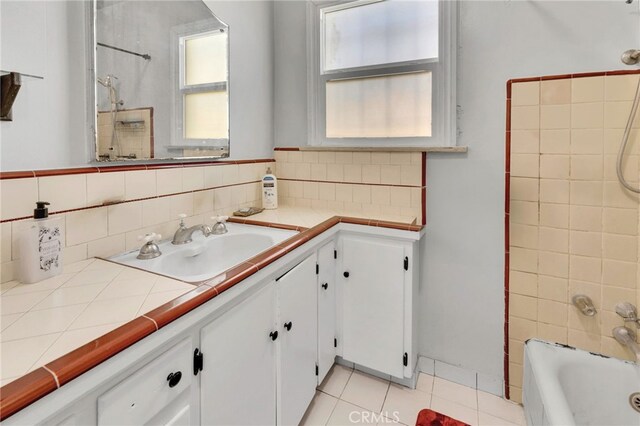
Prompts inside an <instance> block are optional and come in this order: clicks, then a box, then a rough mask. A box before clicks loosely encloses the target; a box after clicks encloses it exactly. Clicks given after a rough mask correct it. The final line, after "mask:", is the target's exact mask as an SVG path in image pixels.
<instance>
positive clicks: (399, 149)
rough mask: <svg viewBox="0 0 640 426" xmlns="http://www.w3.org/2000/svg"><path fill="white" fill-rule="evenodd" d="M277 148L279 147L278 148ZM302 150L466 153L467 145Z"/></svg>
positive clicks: (309, 148) (311, 148) (307, 148)
mask: <svg viewBox="0 0 640 426" xmlns="http://www.w3.org/2000/svg"><path fill="white" fill-rule="evenodd" d="M276 149H277V148H276ZM299 149H300V151H363V152H452V153H465V152H467V151H468V147H466V146H424V147H420V146H379V147H366V146H312V145H305V146H301V147H299Z"/></svg>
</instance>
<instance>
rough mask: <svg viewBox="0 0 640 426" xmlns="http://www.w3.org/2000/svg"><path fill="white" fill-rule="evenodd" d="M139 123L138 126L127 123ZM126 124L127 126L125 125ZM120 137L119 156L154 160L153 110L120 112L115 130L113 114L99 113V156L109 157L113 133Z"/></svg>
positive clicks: (142, 109) (141, 109)
mask: <svg viewBox="0 0 640 426" xmlns="http://www.w3.org/2000/svg"><path fill="white" fill-rule="evenodd" d="M132 122H137V123H136V125H131V124H129V125H127V124H126V123H132ZM123 123H125V124H123ZM114 131H115V132H116V135H117V137H118V144H117V146H119V147H120V152H118V154H119V155H122V156H127V155H131V154H133V155H135V158H153V108H151V107H149V108H138V109H128V110H121V111H118V112H117V114H116V126H115V129H114V126H113V121H112V119H111V112H109V111H105V112H98V154H99V155H106V156H108V155H109V147H110V146H111V140H112V135H113V132H114Z"/></svg>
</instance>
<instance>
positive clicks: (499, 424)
mask: <svg viewBox="0 0 640 426" xmlns="http://www.w3.org/2000/svg"><path fill="white" fill-rule="evenodd" d="M423 408H431V409H432V410H435V411H438V412H440V413H442V414H446V415H448V416H450V417H453V418H454V419H457V420H460V421H463V422H466V423H468V424H470V425H473V426H514V425H518V426H521V425H525V420H524V413H523V410H522V407H521V406H520V405H518V404H514V403H511V402H509V401H506V400H504V399H502V398H500V397H497V396H495V395H492V394H489V393H486V392H481V391H477V390H475V389H472V388H468V387H466V386H462V385H459V384H457V383H453V382H449V381H447V380H444V379H441V378H439V377H433V376H429V375H427V374H422V373H421V374H420V376H419V378H418V384H417V386H416V389H408V388H405V387H403V386H399V385H396V384H394V383H390V382H388V381H386V380H382V379H379V378H377V377H373V376H370V375H367V374H364V373H362V372H360V371H357V370H352V369H349V368H347V367H344V366H341V365H335V366H334V367H333V369H332V370H331V371H330V372H329V374H328V375H327V377H326V378H325V380H324V382H323V383H322V384H321V385H320V386H319V387H318V390H317V392H316V396H315V398H314V399H313V401H312V402H311V405H310V406H309V409H308V410H307V412H306V414H305V417H304V418H303V420H302V422H301V424H302V425H313V426H316V425H340V426H342V425H351V424H377V425H386V424H401V425H407V426H413V425H415V422H416V418H417V416H418V412H419V411H420V410H422V409H423Z"/></svg>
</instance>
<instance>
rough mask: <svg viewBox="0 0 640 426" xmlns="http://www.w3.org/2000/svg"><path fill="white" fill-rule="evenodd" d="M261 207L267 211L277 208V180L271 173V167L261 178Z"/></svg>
mask: <svg viewBox="0 0 640 426" xmlns="http://www.w3.org/2000/svg"><path fill="white" fill-rule="evenodd" d="M262 207H263V208H265V209H267V210H273V209H277V208H278V179H277V178H276V177H275V175H274V174H273V173H271V167H268V168H267V174H266V175H264V177H263V178H262Z"/></svg>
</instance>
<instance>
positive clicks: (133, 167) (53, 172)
mask: <svg viewBox="0 0 640 426" xmlns="http://www.w3.org/2000/svg"><path fill="white" fill-rule="evenodd" d="M275 161H276V160H275V159H273V158H256V159H251V160H218V161H214V160H205V161H188V162H187V161H185V162H175V163H157V164H120V165H116V166H107V165H96V166H87V167H73V168H67V169H43V170H19V171H9V172H0V180H4V179H20V178H29V177H45V176H64V175H78V174H87V173H109V172H125V171H137V170H155V169H171V168H181V167H205V166H224V165H229V164H232V165H233V164H236V165H240V164H256V163H273V162H275Z"/></svg>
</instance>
